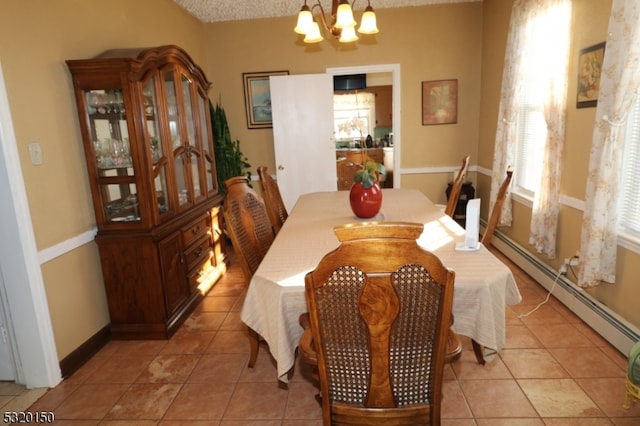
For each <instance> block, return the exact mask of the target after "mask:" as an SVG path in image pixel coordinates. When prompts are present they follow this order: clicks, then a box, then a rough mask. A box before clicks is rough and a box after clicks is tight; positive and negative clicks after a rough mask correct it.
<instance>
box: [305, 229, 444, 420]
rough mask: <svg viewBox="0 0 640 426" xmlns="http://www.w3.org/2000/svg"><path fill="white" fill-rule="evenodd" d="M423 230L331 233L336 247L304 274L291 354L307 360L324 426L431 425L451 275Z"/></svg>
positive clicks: (437, 413)
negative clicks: (295, 351)
mask: <svg viewBox="0 0 640 426" xmlns="http://www.w3.org/2000/svg"><path fill="white" fill-rule="evenodd" d="M422 231H423V225H422V224H416V223H407V222H380V223H375V222H374V223H368V224H367V223H364V224H356V225H345V226H340V227H336V228H335V233H336V235H337V237H338V239H339V240H340V246H339V247H338V248H337V249H335V250H334V251H332V252H330V253H328V254H327V255H326V256H325V257H324V258H323V259H322V260H321V261H320V263H319V264H318V266H317V267H316V269H315V270H313V271H311V272H309V273H308V274H307V275H306V277H305V294H306V299H307V306H308V308H309V322H310V327H309V328H307V329H306V330H305V331H304V333H303V336H302V338H301V341H300V346H301V348H300V349H301V351H302V352H303V353H307V354H309V353H315V355H316V359H317V363H318V368H317V374H318V378H319V381H320V392H321V394H320V398H321V400H322V412H323V421H324V424H325V425H330V424H344V425H374V424H383V425H400V424H404V425H416V424H439V422H440V403H441V399H442V379H443V370H444V362H445V361H444V360H445V350H446V339H447V331H448V329H449V324H450V319H451V305H452V300H453V283H454V276H455V274H454V272H453V271H452V270H450V269H448V268H446V267H445V266H444V265H443V264H442V262H441V261H440V260H439V259H438V258H437V257H436V256H435V255H434V254H432V253H429V252H427V251H425V250H423V249H422V248H421V247H419V246H418V244H417V242H416V239H417V238H418V237H419V236H420V234H421V233H422ZM309 334H311V336H309Z"/></svg>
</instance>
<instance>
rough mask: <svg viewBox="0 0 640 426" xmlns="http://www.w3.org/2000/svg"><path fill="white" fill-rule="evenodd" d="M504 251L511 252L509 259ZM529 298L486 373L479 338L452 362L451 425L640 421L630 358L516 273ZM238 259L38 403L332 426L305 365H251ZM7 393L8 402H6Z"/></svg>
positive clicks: (205, 420) (446, 418)
mask: <svg viewBox="0 0 640 426" xmlns="http://www.w3.org/2000/svg"><path fill="white" fill-rule="evenodd" d="M498 255H499V254H498ZM512 268H513V270H514V275H515V277H516V280H517V282H518V286H519V288H520V291H521V293H522V296H523V299H524V300H523V302H522V303H521V304H519V305H517V306H514V307H511V308H509V309H508V310H507V312H506V317H507V322H508V328H507V343H506V347H505V348H504V349H503V350H502V351H501V352H500V354H499V355H498V356H496V357H494V359H493V360H492V361H491V362H488V363H487V364H486V365H485V366H484V367H482V366H479V365H478V364H477V363H476V362H475V358H474V357H473V353H472V351H471V345H470V342H469V341H468V339H465V340H463V344H464V347H465V350H464V352H463V355H462V357H461V358H460V359H459V360H458V361H456V362H454V363H453V364H451V365H448V366H447V367H446V376H445V379H446V380H445V382H444V389H443V391H444V400H443V406H442V417H443V420H442V423H443V424H444V425H460V426H462V425H492V426H493V425H554V426H555V425H581V426H582V425H588V426H590V425H611V424H615V425H639V424H640V402H635V403H634V404H633V405H632V407H631V408H630V409H629V410H624V409H623V408H622V403H623V399H624V382H625V369H626V363H627V361H626V358H625V357H624V356H623V355H622V354H620V353H619V352H618V351H617V350H615V349H614V348H612V347H611V346H610V345H609V344H608V343H607V342H606V341H605V340H603V339H602V338H601V337H600V336H598V335H597V334H596V333H595V332H594V331H592V330H591V329H590V328H589V327H588V326H587V325H586V324H584V323H583V322H582V321H581V320H580V319H578V318H577V317H575V316H574V315H573V314H572V313H571V312H570V311H569V310H567V309H566V308H564V307H563V306H562V305H561V304H560V303H559V302H557V301H556V300H555V299H554V298H553V297H552V298H551V300H550V301H549V302H548V303H547V304H545V305H543V306H542V307H540V308H539V309H538V310H537V311H535V312H534V313H532V314H530V315H528V316H522V317H521V315H522V314H524V313H527V312H529V311H530V310H531V309H533V308H534V307H535V306H536V305H537V304H538V303H539V302H541V301H542V300H543V299H544V298H545V295H546V292H545V290H544V289H543V288H542V287H540V286H539V285H538V284H536V283H535V282H533V281H532V280H531V278H529V277H528V276H527V275H526V274H525V273H523V272H522V271H520V270H519V269H517V268H516V267H513V266H512ZM244 288H245V283H244V281H243V278H242V273H241V272H240V269H239V267H238V266H237V264H234V265H233V266H232V268H231V270H230V271H229V272H228V273H227V274H226V275H225V276H224V277H223V279H222V280H221V281H220V282H219V283H218V284H217V285H216V286H215V287H214V288H213V289H212V290H211V292H210V293H209V295H208V296H207V297H206V298H205V299H204V301H203V302H202V304H201V305H200V306H199V307H198V308H197V310H196V311H195V312H194V313H193V314H192V315H191V316H190V318H189V319H188V320H187V321H186V322H185V324H184V325H183V326H182V327H181V329H180V330H179V331H178V332H177V333H176V334H175V336H174V337H173V338H172V339H170V340H168V341H112V342H110V343H109V344H107V345H106V346H105V347H104V348H103V349H102V350H101V351H100V352H99V353H98V354H96V355H95V356H94V357H93V358H92V359H91V360H90V361H89V362H88V363H87V364H85V365H84V366H83V367H82V368H81V369H80V370H78V371H77V372H76V373H75V374H74V375H72V376H71V377H69V378H68V379H66V380H64V381H63V382H62V383H61V384H60V385H58V386H57V387H55V388H54V389H51V390H49V391H47V392H46V393H45V394H44V395H43V396H42V397H41V398H40V399H39V400H37V402H35V403H34V404H33V405H31V407H30V408H29V410H30V411H52V412H54V413H55V417H56V424H58V425H67V424H68V425H98V424H99V425H140V426H142V425H165V426H169V425H173V426H177V425H192V426H196V425H198V426H199V425H261V426H271V425H288V426H294V425H301V426H302V425H305V426H308V425H320V424H321V412H320V408H319V406H318V405H317V403H316V401H315V399H314V395H315V393H316V391H315V389H314V387H313V386H312V384H311V383H310V381H309V380H308V371H307V370H306V369H305V368H304V367H303V366H301V365H298V366H297V367H296V371H295V373H294V374H293V377H292V380H291V382H290V384H289V389H288V390H287V389H284V388H282V387H279V386H278V384H277V381H276V378H275V376H276V370H275V365H274V363H273V361H272V359H271V358H270V356H269V354H268V352H267V348H266V346H265V347H263V348H261V353H260V355H259V357H258V362H257V365H256V367H255V368H253V369H249V368H247V359H248V350H249V343H248V341H247V337H246V331H245V327H244V326H243V324H242V322H241V321H240V318H239V311H240V308H241V305H242V298H243V290H244ZM0 398H1V397H0Z"/></svg>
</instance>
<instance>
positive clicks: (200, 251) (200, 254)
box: [194, 247, 204, 258]
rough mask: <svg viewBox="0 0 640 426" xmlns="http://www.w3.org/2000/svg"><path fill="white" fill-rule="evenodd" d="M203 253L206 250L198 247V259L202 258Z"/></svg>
mask: <svg viewBox="0 0 640 426" xmlns="http://www.w3.org/2000/svg"><path fill="white" fill-rule="evenodd" d="M203 251H204V249H203V248H202V247H198V250H196V251H195V253H194V254H195V256H196V258H197V257H200V256H202V252H203Z"/></svg>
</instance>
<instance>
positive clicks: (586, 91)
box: [576, 42, 605, 108]
mask: <svg viewBox="0 0 640 426" xmlns="http://www.w3.org/2000/svg"><path fill="white" fill-rule="evenodd" d="M604 45H605V42H602V43H598V44H595V45H593V46H589V47H586V48H584V49H582V50H580V54H579V55H578V93H577V96H576V108H588V107H594V106H596V105H597V104H598V94H599V93H600V75H601V74H602V62H603V60H604Z"/></svg>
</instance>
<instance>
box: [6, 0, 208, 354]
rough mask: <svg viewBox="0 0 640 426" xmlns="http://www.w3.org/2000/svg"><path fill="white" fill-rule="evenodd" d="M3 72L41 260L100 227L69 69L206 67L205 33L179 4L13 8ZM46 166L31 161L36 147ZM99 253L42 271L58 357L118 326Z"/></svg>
mask: <svg viewBox="0 0 640 426" xmlns="http://www.w3.org/2000/svg"><path fill="white" fill-rule="evenodd" d="M1 9H2V10H1V12H0V62H1V63H2V68H3V73H4V78H5V84H6V86H7V91H8V97H9V107H10V109H11V114H12V118H13V125H14V130H15V134H16V138H17V144H18V151H19V154H20V163H21V167H22V172H23V175H24V181H25V186H26V189H27V193H28V202H29V208H30V210H31V219H32V222H33V228H34V234H35V237H36V244H37V246H38V249H39V250H42V249H45V248H48V247H51V246H53V245H55V244H59V243H62V242H64V241H65V240H68V239H70V238H73V237H76V236H77V235H80V234H82V233H84V232H87V231H89V230H91V229H92V228H94V227H95V219H94V214H93V206H92V203H91V197H90V189H89V185H88V180H87V173H86V167H85V163H84V158H83V151H82V145H81V140H80V130H79V127H78V118H77V115H76V107H75V103H74V102H75V101H74V98H73V91H72V85H71V78H70V75H69V72H68V70H67V67H66V64H65V62H64V61H65V60H66V59H82V58H90V57H92V56H95V55H97V54H99V53H101V52H102V51H104V50H107V49H112V48H117V47H137V46H155V45H163V44H177V45H180V46H182V47H184V48H185V49H186V50H187V51H188V52H189V53H190V54H191V55H192V56H193V57H194V59H195V60H196V61H201V62H203V63H204V62H205V61H206V57H205V50H204V48H203V29H202V27H203V25H202V24H201V23H200V22H199V21H197V20H196V19H195V18H193V17H192V16H191V15H189V14H188V13H187V12H185V11H184V10H183V9H181V8H179V7H177V6H176V5H175V4H174V3H173V2H172V1H170V0H162V1H158V0H135V1H130V0H109V1H108V2H98V1H78V0H56V1H49V0H7V1H3V2H2V7H1ZM34 141H36V142H39V143H40V144H41V145H42V152H43V159H44V162H43V164H42V165H40V166H34V165H32V164H31V162H30V161H29V156H28V148H27V146H28V144H29V143H30V142H34ZM97 253H98V251H97V248H96V246H95V244H94V243H90V244H86V245H84V246H82V247H80V248H78V249H76V250H73V251H72V252H70V253H67V254H65V255H63V256H61V257H58V258H56V259H53V260H51V261H50V262H48V263H46V264H44V265H43V267H42V273H43V278H44V282H45V289H46V292H47V299H48V302H49V309H50V312H51V317H52V318H51V320H52V324H53V330H54V335H55V342H56V347H57V351H58V357H59V358H60V359H62V358H64V357H65V356H66V355H68V354H69V353H70V352H71V351H73V350H74V349H76V348H77V347H78V346H79V345H80V344H82V343H83V342H84V341H86V340H87V339H88V338H89V337H91V336H92V335H93V334H95V333H96V332H97V331H98V330H100V329H101V328H102V327H104V326H105V325H106V324H108V322H109V315H108V311H107V306H106V300H105V295H104V289H103V284H102V275H101V272H100V263H99V258H98V254H97Z"/></svg>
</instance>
